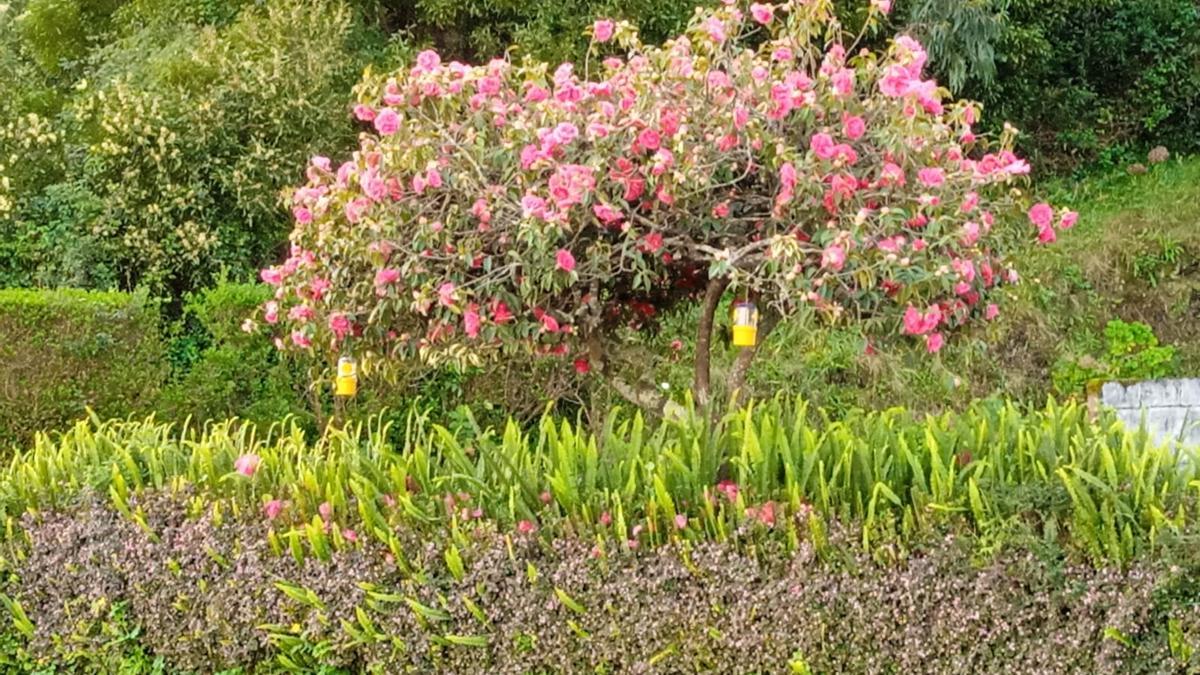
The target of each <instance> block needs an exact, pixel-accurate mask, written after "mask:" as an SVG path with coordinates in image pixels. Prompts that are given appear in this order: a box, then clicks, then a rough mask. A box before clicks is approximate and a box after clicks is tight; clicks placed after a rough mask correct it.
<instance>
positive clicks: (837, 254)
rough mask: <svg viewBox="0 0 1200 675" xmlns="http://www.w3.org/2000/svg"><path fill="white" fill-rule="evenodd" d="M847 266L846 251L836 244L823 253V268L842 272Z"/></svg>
mask: <svg viewBox="0 0 1200 675" xmlns="http://www.w3.org/2000/svg"><path fill="white" fill-rule="evenodd" d="M845 266H846V249H845V248H844V247H842V246H840V245H837V244H834V245H832V246H828V247H826V249H825V251H824V252H823V253H821V267H828V268H830V269H832V270H834V271H835V272H840V271H842V268H843V267H845Z"/></svg>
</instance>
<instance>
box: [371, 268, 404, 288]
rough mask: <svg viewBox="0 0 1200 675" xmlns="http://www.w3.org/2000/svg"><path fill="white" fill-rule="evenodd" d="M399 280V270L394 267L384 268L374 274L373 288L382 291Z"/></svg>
mask: <svg viewBox="0 0 1200 675" xmlns="http://www.w3.org/2000/svg"><path fill="white" fill-rule="evenodd" d="M399 280H400V270H398V269H396V268H394V267H384V268H382V269H380V270H379V271H378V272H376V273H375V286H376V288H377V289H382V288H383V287H384V286H390V285H392V284H394V283H396V282H397V281H399Z"/></svg>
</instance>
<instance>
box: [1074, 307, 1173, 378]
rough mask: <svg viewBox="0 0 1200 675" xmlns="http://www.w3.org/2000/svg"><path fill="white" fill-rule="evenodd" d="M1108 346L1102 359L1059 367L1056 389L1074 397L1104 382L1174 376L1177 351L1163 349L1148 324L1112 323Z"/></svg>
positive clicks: (1106, 336)
mask: <svg viewBox="0 0 1200 675" xmlns="http://www.w3.org/2000/svg"><path fill="white" fill-rule="evenodd" d="M1104 339H1105V342H1106V344H1107V348H1106V350H1105V353H1104V354H1103V355H1102V356H1100V358H1099V360H1097V359H1096V358H1094V357H1092V356H1084V357H1081V358H1066V359H1064V360H1062V361H1060V362H1059V363H1058V364H1056V366H1055V369H1054V373H1053V376H1054V386H1055V389H1057V390H1058V391H1059V392H1060V393H1063V394H1074V393H1079V392H1080V391H1082V390H1083V388H1084V387H1085V385H1087V384H1088V383H1090V382H1093V381H1098V380H1101V379H1108V380H1146V379H1155V378H1160V377H1167V376H1169V375H1172V374H1174V372H1175V370H1176V367H1177V365H1178V364H1177V361H1176V358H1175V348H1174V347H1169V346H1160V345H1159V344H1158V338H1157V337H1155V335H1154V331H1153V329H1151V328H1150V326H1147V325H1146V324H1144V323H1137V322H1134V323H1125V322H1124V321H1121V320H1119V319H1116V320H1113V321H1109V322H1108V325H1107V326H1106V327H1105V329H1104Z"/></svg>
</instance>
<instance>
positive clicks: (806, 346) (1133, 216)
mask: <svg viewBox="0 0 1200 675" xmlns="http://www.w3.org/2000/svg"><path fill="white" fill-rule="evenodd" d="M1050 192H1051V193H1052V198H1053V201H1054V203H1056V204H1068V205H1071V206H1072V207H1073V208H1076V209H1077V210H1079V211H1080V214H1081V218H1080V224H1079V225H1078V226H1077V227H1076V228H1075V229H1074V230H1072V231H1070V232H1066V233H1063V234H1062V236H1060V238H1059V241H1058V243H1057V244H1056V245H1053V246H1035V247H1031V248H1030V249H1029V250H1028V251H1026V252H1024V253H1023V254H1022V255H1021V256H1020V257H1019V258H1018V262H1019V265H1018V269H1020V271H1021V272H1022V275H1023V278H1024V282H1023V283H1022V284H1020V285H1019V286H1017V287H1015V288H1013V289H1011V290H1010V291H1009V295H1010V297H1008V298H1007V299H1006V302H1004V304H1003V305H1002V307H1003V315H1002V318H1001V320H999V321H997V322H996V323H995V324H993V325H992V326H989V327H988V328H986V329H983V330H980V331H978V332H976V333H975V334H973V335H966V336H958V337H956V339H955V340H953V341H952V342H951V344H950V346H949V347H948V348H947V349H946V350H945V351H944V352H943V354H942V355H940V356H939V357H937V358H930V357H928V356H926V355H924V354H921V353H919V352H918V351H917V350H915V349H904V348H895V347H892V348H890V349H888V350H886V351H884V352H883V353H880V354H876V355H866V354H864V353H863V342H862V340H861V338H859V337H858V336H857V335H855V334H853V333H850V332H847V331H840V330H831V329H828V328H824V327H820V326H811V325H808V326H806V325H797V324H792V325H789V326H786V327H783V328H781V329H780V330H779V331H777V334H776V335H774V336H772V338H771V340H770V341H769V342H768V343H767V345H766V346H765V349H764V351H763V353H762V354H761V358H760V360H759V362H758V363H757V364H756V367H755V372H754V373H753V377H752V383H753V385H754V386H755V388H756V391H757V392H758V393H759V394H767V395H769V394H770V393H771V392H774V391H779V390H781V389H785V390H791V391H797V390H799V391H803V392H804V393H806V394H808V395H809V396H811V397H812V398H814V399H815V400H816V401H819V402H821V403H824V404H827V405H831V406H833V407H835V408H838V407H849V406H867V407H887V406H890V405H898V404H904V405H908V406H911V407H916V408H923V407H924V408H928V409H939V408H943V407H947V406H960V405H963V404H965V403H966V402H967V401H969V400H970V399H972V398H975V397H981V396H989V395H995V394H1004V395H1012V396H1016V397H1019V398H1022V399H1026V400H1030V401H1034V402H1040V401H1041V400H1043V399H1044V398H1045V397H1046V396H1047V395H1048V394H1051V393H1055V394H1057V395H1069V394H1071V393H1074V392H1071V391H1061V390H1060V391H1055V390H1054V387H1053V385H1052V377H1051V375H1052V372H1053V371H1054V369H1055V367H1056V364H1060V365H1061V364H1062V363H1063V362H1064V361H1065V360H1070V359H1078V358H1080V357H1083V356H1084V355H1088V354H1091V355H1097V356H1098V355H1100V354H1101V353H1102V351H1103V349H1104V341H1103V331H1104V326H1105V324H1106V323H1107V322H1108V321H1109V320H1110V319H1114V318H1120V319H1123V320H1126V321H1142V322H1145V323H1147V324H1149V325H1151V326H1152V327H1153V328H1154V330H1155V333H1156V334H1157V335H1158V336H1159V338H1160V339H1161V340H1162V342H1163V343H1165V344H1171V345H1175V346H1177V348H1178V352H1179V358H1178V363H1177V366H1178V372H1179V373H1180V374H1191V375H1194V374H1200V321H1197V319H1200V159H1191V160H1182V161H1172V162H1170V163H1167V164H1163V165H1159V166H1157V167H1155V168H1154V169H1153V170H1152V171H1151V172H1150V173H1149V174H1146V175H1140V176H1130V175H1125V174H1118V175H1112V176H1106V177H1101V178H1091V179H1088V180H1085V181H1078V182H1071V183H1062V184H1057V185H1053V186H1051V188H1050ZM721 356H722V358H719V359H718V367H723V366H724V364H726V363H727V362H728V358H729V355H728V354H724V355H721ZM686 375H687V374H686V373H684V372H678V373H676V372H672V373H671V379H672V380H676V379H677V380H680V381H679V382H678V384H680V385H683V384H684V383H685V381H686V380H685V377H686Z"/></svg>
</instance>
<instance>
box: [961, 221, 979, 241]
mask: <svg viewBox="0 0 1200 675" xmlns="http://www.w3.org/2000/svg"><path fill="white" fill-rule="evenodd" d="M977 241H979V223H973V222H966V223H963V226H962V243H963V246H974V245H975V242H977Z"/></svg>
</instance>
